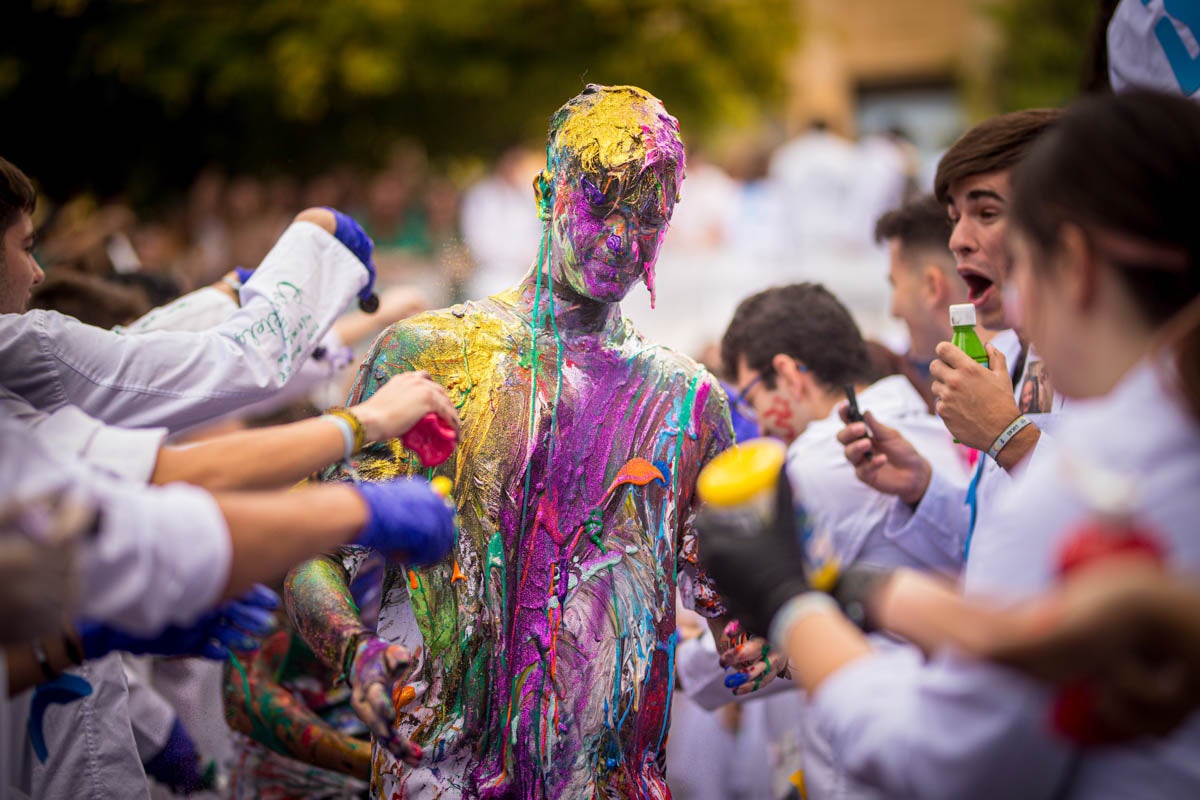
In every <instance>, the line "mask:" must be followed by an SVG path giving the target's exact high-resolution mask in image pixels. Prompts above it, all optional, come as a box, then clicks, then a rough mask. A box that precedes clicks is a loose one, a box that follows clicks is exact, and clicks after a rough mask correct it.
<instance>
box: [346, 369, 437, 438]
mask: <svg viewBox="0 0 1200 800" xmlns="http://www.w3.org/2000/svg"><path fill="white" fill-rule="evenodd" d="M351 411H353V412H354V415H355V416H357V417H358V418H359V420H360V421H361V422H362V424H363V428H364V429H365V439H366V440H367V441H368V442H381V441H386V440H388V439H395V438H397V437H399V436H403V435H404V434H406V433H408V431H409V429H410V428H412V426H413V425H415V424H416V423H417V421H418V420H420V419H421V417H423V416H425V415H426V414H429V413H434V414H437V415H438V417H440V418H441V419H442V420H443V421H444V422H445V423H446V424H447V425H450V426H451V427H452V428H454V431H455V433H458V430H459V419H458V409H456V408H455V407H454V403H452V402H451V401H450V395H448V394H446V390H445V389H443V388H442V387H441V385H439V384H438V383H436V382H435V381H434V380H433V379H432V378H430V377H429V373H427V372H402V373H400V374H399V375H394V376H392V378H391V379H390V380H388V382H387V383H385V384H383V385H382V386H380V387H379V390H378V391H376V392H375V394H373V395H371V397H370V398H368V399H366V400H364V401H363V402H362V403H359V404H358V405H357V406H355V407H354V408H353V409H351Z"/></svg>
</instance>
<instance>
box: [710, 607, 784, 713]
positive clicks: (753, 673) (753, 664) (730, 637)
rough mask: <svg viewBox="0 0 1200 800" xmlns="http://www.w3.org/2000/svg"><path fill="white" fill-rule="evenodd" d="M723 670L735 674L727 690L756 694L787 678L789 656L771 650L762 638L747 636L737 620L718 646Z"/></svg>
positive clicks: (728, 677) (768, 643)
mask: <svg viewBox="0 0 1200 800" xmlns="http://www.w3.org/2000/svg"><path fill="white" fill-rule="evenodd" d="M717 653H718V654H719V656H720V659H721V666H722V667H725V669H727V670H730V669H731V670H734V671H733V672H731V673H730V674H729V675H727V676H726V678H725V686H727V687H728V688H730V689H732V690H733V693H734V694H735V695H738V696H741V695H745V694H753V693H754V692H757V691H758V690H759V689H762V688H763V687H764V686H766V685H768V684H769V683H770V682H771V681H773V680H775V679H776V678H778V677H785V678H786V677H788V657H787V653H784V652H782V651H779V650H775V649H774V648H772V646H771V643H770V642H768V641H767V640H766V639H763V638H762V637H759V636H749V637H748V636H746V634H745V633H743V632H742V630H741V625H740V624H739V623H738V621H737V620H734V621H733V622H730V623H729V624H728V625H727V626H725V631H724V633H723V635H722V636H721V640H720V641H719V642H718V643H717Z"/></svg>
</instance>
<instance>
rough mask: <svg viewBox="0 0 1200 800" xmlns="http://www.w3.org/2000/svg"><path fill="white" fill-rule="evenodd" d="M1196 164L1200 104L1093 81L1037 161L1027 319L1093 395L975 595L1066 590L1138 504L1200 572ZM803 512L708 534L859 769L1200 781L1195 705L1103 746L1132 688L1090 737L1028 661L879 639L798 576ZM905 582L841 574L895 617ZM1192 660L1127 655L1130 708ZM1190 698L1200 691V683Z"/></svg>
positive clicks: (1069, 379)
mask: <svg viewBox="0 0 1200 800" xmlns="http://www.w3.org/2000/svg"><path fill="white" fill-rule="evenodd" d="M1098 164H1103V168H1102V169H1101V168H1097V165H1098ZM1198 182H1200V107H1197V106H1196V105H1195V104H1194V103H1191V102H1189V101H1187V100H1184V99H1181V98H1179V97H1175V96H1168V95H1160V94H1153V93H1147V92H1133V93H1129V94H1127V95H1115V96H1108V97H1091V98H1087V99H1084V100H1081V101H1078V102H1077V103H1076V104H1074V105H1073V106H1072V107H1070V108H1068V109H1067V111H1066V112H1065V113H1064V115H1063V117H1062V119H1061V121H1060V122H1059V123H1058V124H1057V125H1056V127H1055V129H1054V130H1053V131H1051V132H1049V133H1047V134H1046V135H1045V137H1044V138H1042V139H1040V140H1039V141H1038V142H1037V143H1036V144H1035V145H1034V147H1033V148H1032V150H1031V152H1030V153H1029V154H1028V156H1027V157H1026V160H1024V161H1023V162H1022V163H1021V164H1019V165H1018V166H1017V168H1016V170H1015V172H1014V176H1013V190H1014V191H1013V214H1012V220H1013V223H1012V225H1011V227H1012V229H1013V234H1014V237H1013V240H1014V250H1015V265H1014V284H1015V285H1016V287H1017V294H1018V297H1019V300H1020V305H1021V314H1020V321H1021V323H1022V326H1023V330H1025V331H1026V332H1027V333H1028V334H1029V336H1030V337H1031V339H1032V340H1033V341H1034V342H1036V344H1037V346H1038V348H1039V351H1040V352H1041V353H1042V354H1043V357H1044V358H1045V362H1046V365H1047V369H1048V370H1049V371H1050V372H1051V373H1052V374H1053V375H1054V378H1055V380H1056V382H1057V386H1058V389H1059V390H1060V391H1062V392H1063V393H1065V394H1067V395H1069V396H1070V397H1072V398H1078V399H1080V400H1083V399H1086V400H1087V402H1086V403H1079V404H1078V405H1077V406H1075V408H1074V410H1073V412H1072V414H1071V415H1064V418H1063V420H1062V425H1061V427H1060V430H1059V431H1058V432H1057V433H1056V436H1055V439H1056V441H1055V447H1054V449H1053V450H1052V451H1050V452H1049V453H1047V454H1045V455H1048V456H1050V457H1049V458H1035V459H1034V460H1033V461H1032V462H1031V463H1030V464H1029V466H1028V469H1027V470H1025V471H1023V472H1022V473H1021V474H1020V475H1019V477H1018V478H1017V480H1016V481H1014V483H1013V484H1012V486H1011V487H1010V488H1009V489H1008V490H1007V491H1005V492H1004V493H1003V494H1002V496H1001V497H1000V498H999V500H998V508H997V509H996V510H995V513H994V514H992V515H989V516H988V517H987V518H981V523H980V529H979V531H978V532H977V534H976V536H975V538H976V544H975V547H974V548H973V549H972V555H971V559H970V561H969V563H968V566H967V572H966V575H965V579H964V588H965V592H966V594H967V595H968V596H971V597H978V598H990V599H991V601H992V602H997V601H1001V602H1010V603H1011V602H1018V601H1020V600H1022V599H1027V598H1031V597H1036V596H1038V595H1040V594H1043V593H1045V592H1047V591H1049V590H1051V588H1052V587H1053V586H1054V585H1055V584H1056V583H1057V582H1058V581H1059V580H1060V576H1059V572H1060V570H1061V566H1060V565H1061V564H1062V563H1063V562H1062V558H1063V547H1064V545H1066V544H1068V543H1075V548H1074V550H1075V552H1079V551H1078V547H1079V545H1078V542H1079V540H1078V538H1077V537H1078V536H1079V533H1080V531H1081V530H1090V531H1091V538H1092V544H1093V546H1096V545H1097V544H1099V543H1098V542H1096V538H1095V535H1096V533H1097V527H1098V526H1099V525H1110V526H1111V525H1113V524H1114V520H1115V519H1121V520H1124V521H1123V522H1121V523H1119V524H1117V526H1116V530H1118V531H1120V530H1123V529H1127V526H1129V525H1132V526H1133V527H1134V528H1135V529H1139V530H1142V531H1145V533H1143V534H1142V536H1143V541H1144V540H1145V537H1153V540H1154V541H1156V542H1157V546H1156V548H1155V549H1157V550H1158V551H1159V552H1160V553H1161V554H1162V563H1163V566H1161V567H1159V569H1164V570H1166V571H1168V572H1171V573H1176V574H1177V575H1179V576H1181V577H1182V578H1183V579H1184V580H1194V578H1195V576H1196V575H1197V574H1198V573H1200V538H1198V537H1197V536H1196V518H1197V515H1200V493H1197V492H1196V491H1195V487H1196V486H1197V485H1200V310H1198V306H1200V261H1198V260H1197V259H1198V256H1200V234H1198V230H1200V229H1198V228H1197V226H1196V224H1195V220H1196V218H1197V215H1200V208H1198V203H1197V198H1196V195H1195V193H1194V192H1192V191H1191V189H1192V187H1193V186H1195V185H1196V184H1197V183H1198ZM1086 465H1091V468H1090V469H1089V468H1088V467H1087V466H1086ZM1097 472H1099V473H1100V474H1101V475H1102V476H1103V477H1102V479H1101V480H1099V481H1097V480H1096V473H1097ZM1114 514H1116V515H1117V516H1116V517H1114V516H1112V515H1114ZM1106 518H1107V521H1105V520H1106ZM784 527H785V526H781V527H780V529H779V530H776V531H772V532H765V531H764V532H762V535H761V536H756V537H755V545H756V546H754V547H747V546H746V543H745V538H744V537H742V538H739V539H738V540H737V541H732V540H730V539H729V538H728V537H727V536H722V535H721V534H720V533H719V532H714V535H713V536H708V533H709V531H705V533H704V541H703V544H704V549H703V550H702V552H703V553H704V554H705V558H706V559H708V558H709V557H711V561H707V560H706V563H709V564H710V566H711V569H712V573H713V575H714V577H716V578H717V580H718V582H719V585H720V586H721V589H722V590H723V591H724V592H726V593H727V595H728V597H729V598H730V602H731V603H732V604H733V607H734V608H735V609H736V610H738V611H739V613H741V614H743V615H744V618H745V619H746V620H747V622H751V621H752V623H751V624H753V625H754V626H756V627H759V628H769V629H770V631H771V638H772V639H773V640H775V641H776V642H779V643H786V646H787V649H788V652H789V654H790V655H791V662H790V663H791V667H792V670H793V674H794V675H795V676H796V679H797V680H798V681H799V682H800V683H801V684H802V685H804V686H805V687H806V688H807V689H808V690H809V691H810V692H812V693H813V694H814V697H815V702H814V705H813V708H814V713H815V715H816V716H817V718H818V720H819V726H820V727H821V729H822V730H823V731H824V733H825V736H826V738H828V739H829V741H830V742H831V743H832V745H833V749H834V752H836V753H838V756H839V758H840V759H841V761H842V763H843V764H844V767H845V769H846V770H847V772H848V773H850V774H852V775H855V776H857V777H859V778H861V779H863V780H866V781H869V782H871V783H872V784H874V785H876V786H878V787H880V788H881V789H882V790H884V791H885V792H886V793H887V794H888V796H890V797H919V798H928V799H929V800H937V798H947V800H949V799H950V798H955V799H957V798H964V797H970V798H979V799H980V800H987V799H988V798H1012V797H1020V798H1028V800H1038V798H1046V799H1049V798H1089V799H1090V800H1100V799H1101V798H1128V797H1155V798H1167V799H1168V800H1174V798H1179V799H1180V800H1183V798H1192V797H1196V796H1198V795H1200V771H1198V770H1197V764H1196V758H1195V754H1196V752H1197V750H1198V748H1200V717H1198V716H1197V715H1196V713H1194V712H1193V713H1191V714H1190V716H1188V717H1187V719H1186V720H1185V721H1184V722H1183V723H1182V725H1180V726H1179V727H1177V728H1175V729H1174V732H1173V733H1171V734H1170V735H1169V736H1168V737H1167V738H1165V739H1163V740H1161V741H1151V740H1145V739H1141V740H1134V741H1132V742H1129V743H1127V744H1121V745H1115V744H1114V745H1109V746H1095V744H1094V743H1095V737H1096V736H1097V735H1103V734H1104V733H1106V731H1105V730H1104V728H1103V727H1102V726H1101V725H1098V724H1092V725H1089V726H1087V727H1084V726H1079V727H1076V724H1077V723H1079V722H1083V721H1086V720H1088V718H1089V717H1090V716H1091V715H1092V713H1093V712H1095V716H1094V717H1092V720H1093V723H1094V722H1095V721H1096V720H1100V719H1105V718H1107V719H1110V720H1112V719H1114V715H1113V714H1112V712H1114V711H1120V710H1121V709H1113V708H1108V709H1100V708H1096V707H1094V706H1092V707H1090V708H1089V704H1088V703H1087V701H1083V702H1080V700H1081V699H1082V697H1081V696H1080V695H1078V694H1077V695H1075V697H1074V699H1073V700H1072V703H1071V704H1072V706H1073V708H1069V709H1067V712H1068V713H1067V714H1063V715H1060V716H1058V717H1057V722H1058V724H1059V726H1060V729H1064V730H1071V729H1074V734H1075V737H1074V738H1073V739H1068V738H1066V737H1064V736H1060V735H1056V733H1055V731H1054V727H1053V726H1052V725H1051V718H1052V717H1051V714H1052V709H1053V708H1054V707H1055V704H1056V695H1055V694H1054V693H1053V692H1052V691H1050V690H1049V689H1048V688H1047V687H1044V686H1041V685H1039V684H1037V683H1034V682H1032V681H1030V680H1028V679H1027V678H1025V677H1024V676H1022V675H1020V674H1018V673H1016V672H1013V671H1010V670H1006V669H1002V668H1000V667H998V666H995V665H992V664H984V663H979V662H973V661H971V660H969V659H966V658H964V657H963V656H962V654H961V653H958V652H955V651H954V650H951V649H942V650H940V651H938V652H936V653H935V654H934V656H933V657H932V658H931V659H930V660H929V661H928V662H926V661H925V660H924V659H922V658H920V657H919V656H915V655H913V654H911V653H909V652H907V651H904V650H890V651H877V650H873V649H872V648H871V647H870V645H869V643H868V641H867V640H866V639H865V638H864V637H863V635H862V634H861V633H860V632H859V631H858V630H857V629H856V628H855V627H854V625H853V624H852V623H851V622H850V621H849V620H848V619H847V618H846V617H845V616H843V615H842V613H841V612H840V611H839V610H838V606H837V603H835V602H834V601H833V600H832V599H831V598H830V597H829V596H827V595H822V594H818V593H814V592H811V591H808V587H807V586H806V585H805V582H804V580H803V578H801V579H800V580H798V581H797V580H796V578H795V572H794V570H792V569H789V565H792V564H795V563H798V561H799V559H800V555H799V553H798V552H797V548H796V545H795V541H794V537H793V536H791V532H789V531H786V530H784ZM1101 535H1103V536H1107V535H1110V534H1101ZM1100 547H1103V545H1100ZM1097 549H1100V548H1097ZM1093 552H1095V551H1093ZM1144 552H1145V551H1144ZM1093 563H1095V562H1093ZM1101 563H1102V562H1101ZM1085 564H1086V562H1085ZM1097 568H1098V567H1097ZM860 577H866V576H860ZM894 577H895V576H893V579H894ZM1163 580H1164V581H1165V580H1167V578H1166V577H1164V578H1163ZM888 581H890V579H888V578H883V579H882V580H881V579H880V577H879V576H874V577H871V578H867V579H865V580H860V581H855V582H854V583H853V584H846V585H843V586H841V587H839V588H838V590H837V591H835V593H834V595H835V597H840V598H841V601H840V602H841V603H842V606H843V607H844V608H853V607H858V609H859V611H861V610H862V609H863V608H864V607H865V609H866V614H865V615H864V614H862V613H856V614H855V617H856V618H857V619H859V620H862V621H865V622H866V623H867V624H875V625H883V626H885V627H889V628H890V627H893V625H892V623H893V622H895V621H897V620H898V621H901V622H903V620H904V619H905V618H906V616H907V615H906V614H905V613H904V611H905V609H904V608H903V606H902V605H897V603H900V602H901V601H902V599H903V595H904V593H903V592H900V591H899V589H898V588H897V587H894V586H892V584H891V583H890V582H888ZM893 590H895V591H894V592H893ZM910 608H911V606H910ZM1060 619H1061V618H1060ZM1047 622H1049V623H1051V624H1052V623H1053V622H1054V620H1053V619H1050V620H1043V622H1042V625H1043V630H1045V628H1044V626H1045V625H1046V623H1047ZM1152 655H1153V656H1155V658H1154V659H1153V662H1154V663H1155V666H1156V667H1162V666H1164V665H1166V664H1168V663H1169V662H1167V661H1164V659H1166V658H1168V656H1169V649H1163V650H1159V651H1157V652H1155V653H1153V654H1152ZM1086 658H1090V657H1085V656H1080V661H1084V660H1085V659H1086ZM1126 666H1130V664H1129V662H1126ZM1141 666H1142V667H1145V666H1146V664H1145V662H1142V663H1141ZM1179 667H1180V665H1179V664H1178V663H1176V664H1175V669H1170V668H1169V669H1166V670H1163V671H1158V670H1157V669H1156V670H1155V674H1154V680H1152V681H1151V682H1150V684H1151V685H1149V686H1148V685H1147V683H1146V678H1147V677H1148V676H1147V675H1146V674H1145V673H1144V672H1142V671H1141V670H1140V669H1135V670H1134V671H1132V672H1128V673H1125V674H1124V675H1121V676H1120V679H1119V680H1120V683H1121V687H1122V689H1123V691H1124V692H1132V694H1133V696H1134V697H1137V696H1139V695H1142V696H1141V697H1140V700H1138V701H1135V704H1134V709H1124V711H1126V712H1128V711H1134V713H1135V714H1136V713H1137V711H1136V709H1140V711H1141V715H1142V719H1141V723H1142V724H1145V723H1146V722H1148V721H1149V715H1150V714H1155V713H1161V709H1158V708H1156V705H1157V704H1156V700H1158V699H1159V698H1162V697H1164V696H1179V691H1180V689H1181V688H1184V687H1182V686H1181V681H1185V680H1188V681H1190V680H1192V677H1191V676H1188V677H1187V678H1184V677H1183V676H1181V675H1180V674H1179V673H1178V671H1177V670H1178V668H1179ZM1138 684H1140V685H1141V686H1142V688H1143V692H1144V695H1143V693H1142V692H1138V691H1136V689H1135V688H1134V687H1135V686H1136V685H1138ZM1155 684H1156V685H1155ZM1120 694H1121V693H1117V694H1116V695H1114V694H1112V693H1109V694H1107V695H1105V694H1101V695H1100V697H1101V698H1105V699H1108V700H1110V701H1115V700H1117V697H1118V696H1119V695H1120ZM1125 699H1126V701H1128V699H1129V696H1128V695H1125ZM1180 702H1184V703H1190V702H1194V701H1191V700H1189V699H1188V696H1187V694H1186V693H1185V694H1184V695H1183V696H1182V697H1181V698H1180ZM1058 708H1059V709H1060V710H1062V706H1058ZM1120 717H1121V714H1120V713H1118V714H1116V715H1115V719H1118V720H1119V719H1120ZM1159 721H1163V720H1161V719H1160V720H1159ZM1166 721H1172V722H1178V718H1177V716H1174V719H1171V718H1168V719H1167V720H1166ZM1072 723H1075V724H1072ZM1150 727H1151V728H1152V729H1157V730H1155V732H1158V733H1161V732H1163V731H1164V730H1166V729H1167V728H1168V727H1169V726H1163V727H1162V728H1158V727H1157V726H1150ZM1116 732H1117V733H1120V732H1121V731H1120V729H1118V730H1117V731H1116Z"/></svg>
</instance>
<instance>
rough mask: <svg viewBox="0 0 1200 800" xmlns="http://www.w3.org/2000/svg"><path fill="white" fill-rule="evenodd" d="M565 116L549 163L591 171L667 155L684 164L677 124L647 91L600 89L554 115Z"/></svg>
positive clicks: (554, 138)
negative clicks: (558, 161)
mask: <svg viewBox="0 0 1200 800" xmlns="http://www.w3.org/2000/svg"><path fill="white" fill-rule="evenodd" d="M563 114H565V116H564V117H563V118H562V123H561V125H560V126H559V127H558V129H557V131H556V132H553V135H552V138H551V140H550V143H549V145H550V146H549V153H548V155H549V156H550V159H551V161H553V160H555V159H556V158H562V159H565V160H567V161H570V162H573V163H575V164H577V165H578V166H579V167H581V168H582V169H583V171H584V172H585V173H590V174H593V175H600V174H604V173H607V172H608V171H610V170H615V169H620V168H622V167H625V166H628V165H630V164H637V165H640V166H648V165H651V164H654V163H657V162H658V161H660V160H663V159H664V158H672V159H674V160H676V161H677V162H678V165H679V167H680V168H682V167H683V145H682V143H681V141H680V138H679V123H678V121H677V120H676V119H675V118H674V117H672V116H671V115H670V114H668V113H667V109H666V108H665V107H664V106H663V104H662V101H661V100H659V99H658V98H657V97H655V96H654V95H652V94H650V93H649V92H647V91H646V90H645V89H639V88H638V87H636V86H603V87H597V91H596V92H595V93H594V94H590V95H586V94H585V95H581V96H580V97H577V98H575V100H573V101H572V102H571V103H568V104H567V105H566V106H564V107H563V108H562V109H560V110H559V112H558V114H556V115H555V117H556V118H557V117H559V115H563ZM556 121H557V119H556ZM551 166H553V165H551Z"/></svg>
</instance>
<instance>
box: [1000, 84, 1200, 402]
mask: <svg viewBox="0 0 1200 800" xmlns="http://www.w3.org/2000/svg"><path fill="white" fill-rule="evenodd" d="M1012 185H1013V193H1012V197H1013V202H1012V207H1011V212H1010V213H1011V219H1012V220H1013V222H1014V224H1015V225H1016V226H1017V227H1018V228H1020V229H1021V231H1022V232H1023V233H1025V234H1026V235H1027V236H1028V237H1029V239H1030V241H1031V242H1032V243H1033V245H1034V246H1035V247H1036V248H1037V249H1039V250H1041V251H1042V252H1043V253H1052V252H1054V250H1055V249H1056V248H1057V246H1058V241H1059V234H1060V232H1061V229H1062V226H1063V225H1064V224H1067V223H1071V224H1074V225H1078V226H1079V227H1080V228H1081V229H1082V230H1083V231H1084V234H1085V236H1087V238H1088V240H1089V242H1090V243H1091V245H1092V247H1094V248H1095V249H1096V251H1098V252H1099V253H1101V254H1103V256H1104V260H1105V262H1106V263H1107V264H1109V265H1110V266H1111V267H1112V269H1113V273H1114V274H1115V275H1116V277H1117V279H1118V280H1119V281H1120V282H1121V284H1122V285H1123V286H1124V288H1125V290H1126V291H1127V292H1128V294H1129V296H1130V298H1131V299H1132V300H1133V302H1134V303H1135V305H1136V306H1137V308H1138V309H1139V311H1140V313H1141V314H1142V316H1143V317H1144V318H1145V319H1146V320H1147V321H1149V323H1150V324H1151V326H1152V327H1153V328H1154V329H1156V330H1158V331H1160V332H1162V333H1163V334H1164V335H1165V336H1167V337H1168V338H1169V339H1170V341H1171V343H1172V344H1171V346H1172V347H1173V348H1174V349H1175V354H1176V359H1177V364H1178V379H1179V381H1180V388H1181V389H1182V391H1183V394H1184V401H1185V403H1186V404H1187V405H1188V407H1189V409H1190V410H1191V411H1192V413H1193V415H1194V416H1195V418H1196V419H1197V420H1198V421H1200V306H1197V303H1198V302H1200V301H1197V300H1196V298H1197V297H1198V296H1200V104H1197V103H1195V102H1193V101H1190V100H1185V99H1184V98H1182V97H1178V96H1174V95H1166V94H1160V93H1156V92H1148V91H1134V92H1128V93H1123V94H1119V95H1107V96H1099V95H1094V96H1090V97H1085V98H1083V99H1080V100H1078V101H1076V102H1075V103H1073V104H1072V105H1071V106H1070V107H1069V108H1068V109H1067V110H1066V112H1065V113H1064V114H1063V116H1062V118H1061V120H1059V122H1058V124H1057V125H1056V126H1055V127H1054V129H1053V130H1051V131H1049V132H1048V133H1046V135H1044V136H1043V137H1041V138H1040V139H1039V140H1038V141H1037V143H1035V144H1034V146H1033V148H1032V149H1031V150H1030V151H1029V154H1028V156H1027V157H1026V158H1025V159H1024V160H1023V161H1022V162H1021V163H1020V164H1018V165H1017V167H1016V169H1014V170H1013V176H1012ZM1047 262H1048V259H1036V260H1035V269H1042V270H1044V269H1052V267H1050V266H1049V265H1048V263H1047ZM1185 308H1187V309H1188V311H1187V312H1186V314H1185V313H1184V309H1185ZM1182 316H1187V318H1188V320H1190V324H1185V323H1184V322H1183V321H1182ZM1177 323H1178V324H1177ZM1173 332H1178V333H1173Z"/></svg>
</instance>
